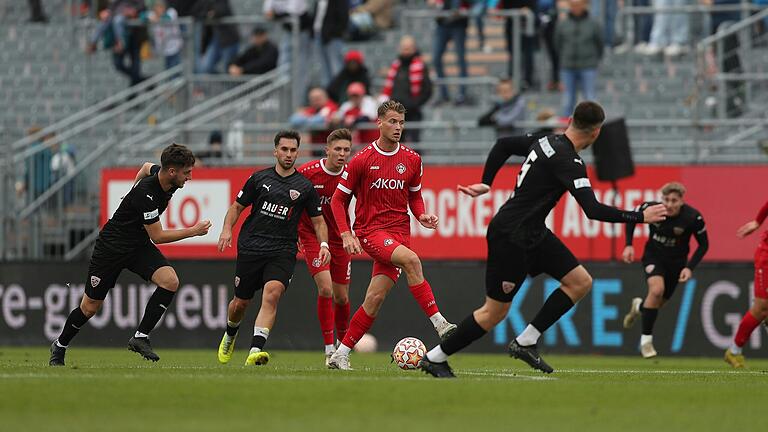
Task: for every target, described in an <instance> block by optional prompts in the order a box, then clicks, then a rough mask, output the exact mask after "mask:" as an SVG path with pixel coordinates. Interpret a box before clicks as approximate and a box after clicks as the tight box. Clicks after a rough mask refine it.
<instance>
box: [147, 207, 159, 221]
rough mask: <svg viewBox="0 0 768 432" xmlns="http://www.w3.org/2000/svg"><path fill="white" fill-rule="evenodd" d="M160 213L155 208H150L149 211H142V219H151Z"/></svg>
mask: <svg viewBox="0 0 768 432" xmlns="http://www.w3.org/2000/svg"><path fill="white" fill-rule="evenodd" d="M159 215H160V212H159V211H158V210H157V209H154V210H152V211H151V212H144V220H152V219H154V218H156V217H158V216H159Z"/></svg>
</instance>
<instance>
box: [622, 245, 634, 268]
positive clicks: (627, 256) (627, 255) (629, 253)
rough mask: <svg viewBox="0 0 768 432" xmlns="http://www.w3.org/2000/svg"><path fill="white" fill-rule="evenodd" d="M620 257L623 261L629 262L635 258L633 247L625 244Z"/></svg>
mask: <svg viewBox="0 0 768 432" xmlns="http://www.w3.org/2000/svg"><path fill="white" fill-rule="evenodd" d="M621 259H622V261H624V262H625V263H627V264H629V263H631V262H632V261H634V260H635V248H634V247H632V246H627V247H625V248H624V252H622V253H621Z"/></svg>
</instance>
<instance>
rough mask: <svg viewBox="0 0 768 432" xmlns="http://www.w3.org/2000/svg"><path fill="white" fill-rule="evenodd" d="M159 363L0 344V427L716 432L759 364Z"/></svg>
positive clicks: (743, 422) (766, 381)
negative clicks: (56, 361) (60, 362)
mask: <svg viewBox="0 0 768 432" xmlns="http://www.w3.org/2000/svg"><path fill="white" fill-rule="evenodd" d="M158 348H159V349H158V354H160V356H161V357H162V359H161V361H160V362H159V363H156V364H152V363H148V362H146V361H144V360H141V359H140V358H139V357H138V355H136V354H134V353H131V352H128V351H127V350H119V349H88V348H77V347H75V348H73V349H71V350H70V352H69V353H68V357H67V362H68V365H67V367H65V368H55V369H54V368H50V367H48V366H47V360H48V350H47V349H46V348H0V430H2V431H8V432H11V431H13V432H15V431H86V432H92V431H99V430H105V431H160V430H167V431H183V432H187V431H222V432H224V431H227V432H229V431H246V430H247V431H294V430H295V431H310V430H311V431H336V430H349V431H400V430H404V431H454V430H455V431H469V432H479V431H486V430H505V431H512V430H517V429H522V430H526V431H536V432H539V431H550V430H558V431H562V430H574V431H590V432H591V431H601V430H606V431H630V430H637V431H644V432H648V431H654V432H655V431H659V430H676V431H679V430H690V431H710V430H712V431H715V430H717V431H723V430H753V429H754V428H755V426H757V425H760V424H762V423H761V419H762V418H763V417H762V414H763V413H764V412H765V406H766V396H765V389H766V385H768V360H762V359H761V360H757V359H752V360H750V359H748V366H749V369H746V370H741V371H734V370H731V369H729V367H728V366H727V365H726V364H725V363H724V362H723V361H722V360H721V359H692V358H679V357H660V358H658V359H657V360H651V361H647V360H643V359H641V358H639V357H631V358H628V357H599V356H562V355H549V356H546V355H545V358H546V359H547V360H548V361H549V362H550V363H551V364H552V365H553V366H554V367H555V369H556V372H555V373H554V374H551V375H543V374H540V373H537V372H536V371H533V370H532V369H530V368H528V367H527V366H526V365H524V364H523V363H521V362H519V361H518V360H513V359H510V358H509V357H507V356H505V355H503V354H486V355H474V354H460V355H456V356H454V358H452V360H451V363H452V366H453V367H454V370H455V371H456V373H457V374H458V375H459V379H456V380H436V379H433V378H430V377H427V376H426V375H424V374H423V373H421V372H420V371H409V372H406V371H401V370H399V369H397V368H396V367H395V366H394V365H392V364H390V363H389V359H388V355H386V354H383V353H379V354H367V355H363V354H354V355H353V358H352V366H353V367H355V368H356V370H355V371H353V372H342V371H330V370H326V369H325V368H324V367H323V360H324V357H323V356H322V354H321V353H319V352H318V353H309V352H285V351H282V352H280V351H278V352H273V353H272V360H271V362H270V363H269V364H268V365H266V366H261V367H248V368H246V367H244V366H242V364H243V362H244V361H245V356H246V352H245V351H236V352H235V356H234V358H233V360H232V362H231V363H230V364H229V365H226V366H222V365H219V364H218V363H217V361H216V351H215V349H211V350H208V351H201V350H169V349H163V348H162V347H158Z"/></svg>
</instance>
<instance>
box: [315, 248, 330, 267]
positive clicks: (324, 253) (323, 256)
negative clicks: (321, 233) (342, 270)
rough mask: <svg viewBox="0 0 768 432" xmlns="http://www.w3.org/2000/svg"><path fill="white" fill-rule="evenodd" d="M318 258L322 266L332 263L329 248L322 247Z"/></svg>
mask: <svg viewBox="0 0 768 432" xmlns="http://www.w3.org/2000/svg"><path fill="white" fill-rule="evenodd" d="M317 257H318V258H320V262H321V263H322V264H321V265H327V264H328V263H329V262H331V251H329V250H328V248H327V247H325V246H322V247H321V248H320V253H319V254H317Z"/></svg>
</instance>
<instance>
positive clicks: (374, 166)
mask: <svg viewBox="0 0 768 432" xmlns="http://www.w3.org/2000/svg"><path fill="white" fill-rule="evenodd" d="M371 169H372V170H377V169H379V166H378V165H372V166H371Z"/></svg>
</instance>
